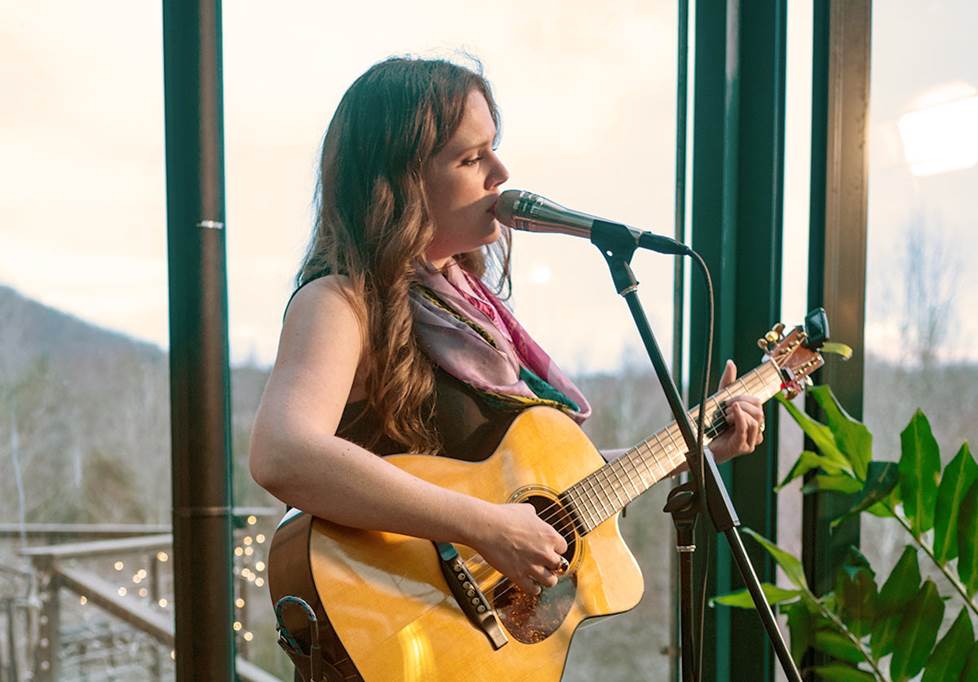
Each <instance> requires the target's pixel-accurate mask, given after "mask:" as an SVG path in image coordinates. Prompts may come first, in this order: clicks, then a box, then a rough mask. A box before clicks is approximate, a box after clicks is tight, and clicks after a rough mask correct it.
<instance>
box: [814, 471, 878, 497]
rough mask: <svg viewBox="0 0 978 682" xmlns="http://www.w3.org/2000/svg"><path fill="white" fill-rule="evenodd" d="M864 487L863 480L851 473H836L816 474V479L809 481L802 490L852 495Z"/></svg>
mask: <svg viewBox="0 0 978 682" xmlns="http://www.w3.org/2000/svg"><path fill="white" fill-rule="evenodd" d="M862 488H863V484H862V481H860V480H859V479H856V478H853V477H852V476H850V475H849V474H835V475H834V476H829V475H828V474H816V476H815V478H814V480H812V481H809V482H808V483H806V484H805V485H804V486H803V487H802V489H801V492H802V493H804V494H805V495H807V494H808V493H813V492H816V491H817V492H820V493H843V494H846V495H851V494H853V493H858V492H859V491H860V490H862Z"/></svg>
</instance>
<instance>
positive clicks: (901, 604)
mask: <svg viewBox="0 0 978 682" xmlns="http://www.w3.org/2000/svg"><path fill="white" fill-rule="evenodd" d="M919 592H920V566H919V565H918V563H917V550H916V548H914V547H912V546H910V545H908V546H907V547H905V548H904V550H903V554H901V555H900V559H899V560H898V561H897V563H896V566H894V567H893V570H892V571H890V575H889V577H888V578H887V579H886V582H884V583H883V587H881V588H880V592H879V597H878V598H877V599H876V623H875V625H873V633H872V638H871V640H870V651H871V652H872V654H873V656H875V657H876V658H877V659H879V658H882V657H883V656H886V655H887V654H889V653H892V652H893V644H894V642H895V641H896V635H897V631H898V630H899V629H900V621H901V620H902V618H903V611H904V608H905V607H906V606H907V604H909V603H910V600H911V599H913V598H914V596H916V595H917V594H918V593H919Z"/></svg>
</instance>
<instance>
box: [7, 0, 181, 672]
mask: <svg viewBox="0 0 978 682" xmlns="http://www.w3.org/2000/svg"><path fill="white" fill-rule="evenodd" d="M2 11H3V15H4V22H3V29H2V33H3V39H2V40H0V55H2V59H0V61H2V62H3V63H4V64H5V65H6V67H5V68H4V69H3V70H2V75H0V85H2V90H3V92H4V106H3V109H2V113H0V117H2V120H3V124H2V125H0V156H2V157H3V159H4V163H3V164H2V166H0V174H2V176H0V181H2V184H3V186H4V192H3V193H2V194H0V216H2V221H0V529H2V531H0V641H2V642H3V647H2V651H3V653H2V654H0V659H2V663H3V665H4V666H8V665H10V663H11V658H14V660H15V662H16V665H17V668H18V670H19V671H20V678H19V679H29V677H28V676H29V675H30V674H31V672H33V673H34V675H35V679H38V676H40V675H41V674H43V673H45V672H51V671H52V670H53V668H52V666H53V665H55V664H56V663H57V664H58V665H60V672H59V674H58V676H57V679H63V680H73V679H83V678H85V679H96V678H102V679H109V678H112V679H115V678H119V679H135V678H138V677H140V676H141V675H142V676H145V675H146V673H145V671H148V670H153V669H154V667H155V668H156V669H158V670H159V671H160V674H161V675H163V676H164V677H165V676H166V675H169V676H171V677H172V660H171V658H170V647H169V646H164V645H162V644H161V643H160V642H158V641H157V640H156V639H154V638H153V637H152V636H151V635H150V634H148V633H147V631H146V630H145V628H143V627H140V626H139V625H137V624H135V622H136V620H137V618H136V616H138V617H149V618H159V617H160V616H163V617H164V618H165V617H169V616H170V615H171V614H172V612H171V610H170V604H171V602H172V580H171V574H170V566H171V565H172V562H170V561H168V559H169V557H168V556H167V551H168V550H169V541H168V540H167V539H166V537H167V536H164V537H163V538H161V537H160V534H164V533H168V532H169V518H170V421H169V370H168V360H167V354H166V351H165V350H164V349H165V346H166V344H167V290H166V286H167V281H166V278H167V274H166V223H165V198H164V192H165V187H164V167H163V87H162V78H161V75H162V58H161V55H162V26H161V14H160V8H159V5H158V4H155V3H150V4H147V3H129V2H107V3H102V4H101V5H100V6H99V11H98V12H95V13H93V12H92V10H91V7H89V6H86V5H76V4H70V3H69V4H65V3H60V2H36V3H31V4H29V5H27V4H20V3H10V2H6V3H3V10H2ZM107 18H109V20H107ZM66 545H73V546H74V549H73V550H72V551H71V552H70V553H66V551H67V550H66V547H65V546H66ZM21 550H29V551H30V552H32V553H33V554H29V555H22V554H20V553H19V552H20V551H21ZM56 553H60V554H56ZM59 576H60V577H59ZM69 576H70V579H69V578H68V577H69ZM49 578H54V579H56V580H62V581H63V586H62V588H61V589H60V590H57V589H55V588H54V587H53V585H54V583H50V582H48V579H49ZM107 599H114V600H116V601H117V602H118V606H119V608H122V609H125V610H126V611H127V612H128V613H129V615H130V616H133V617H130V618H120V617H118V616H116V615H110V613H109V611H107V610H106V609H105V605H106V600H107ZM58 606H60V609H57V608H56V607H58ZM58 610H59V611H60V613H59V614H58V619H55V612H56V611H58ZM11 630H12V631H13V639H14V642H15V645H14V647H13V648H14V651H13V652H12V653H11V651H10V650H9V649H8V648H7V642H8V635H9V634H10V631H11ZM6 672H7V669H5V670H4V674H3V675H2V676H3V677H4V679H7V677H6V674H5V673H6Z"/></svg>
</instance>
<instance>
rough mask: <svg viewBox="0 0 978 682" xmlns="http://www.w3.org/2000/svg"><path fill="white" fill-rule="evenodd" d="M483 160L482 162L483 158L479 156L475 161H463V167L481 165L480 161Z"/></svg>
mask: <svg viewBox="0 0 978 682" xmlns="http://www.w3.org/2000/svg"><path fill="white" fill-rule="evenodd" d="M481 160H482V157H481V156H477V157H475V158H474V159H465V160H464V161H462V165H463V166H474V165H475V164H477V163H479V161H481Z"/></svg>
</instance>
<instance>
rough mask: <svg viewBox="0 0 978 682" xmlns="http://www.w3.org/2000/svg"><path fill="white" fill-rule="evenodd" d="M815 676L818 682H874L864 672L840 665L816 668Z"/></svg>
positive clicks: (869, 675)
mask: <svg viewBox="0 0 978 682" xmlns="http://www.w3.org/2000/svg"><path fill="white" fill-rule="evenodd" d="M815 676H816V678H817V679H819V680H829V682H876V678H875V677H873V676H872V675H871V674H870V673H868V672H866V671H865V670H860V669H859V668H853V667H850V666H848V665H844V664H842V663H834V664H832V665H820V666H817V667H816V668H815Z"/></svg>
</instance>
